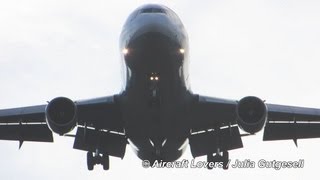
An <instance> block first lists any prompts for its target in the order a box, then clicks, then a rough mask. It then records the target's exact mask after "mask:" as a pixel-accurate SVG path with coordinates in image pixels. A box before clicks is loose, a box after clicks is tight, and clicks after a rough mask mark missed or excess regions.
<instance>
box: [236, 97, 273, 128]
mask: <svg viewBox="0 0 320 180" xmlns="http://www.w3.org/2000/svg"><path fill="white" fill-rule="evenodd" d="M236 111H237V116H238V125H239V127H240V128H241V129H242V130H244V131H246V132H248V133H250V134H254V133H256V132H258V131H260V130H261V129H262V128H263V127H264V125H265V123H266V121H267V106H266V105H265V103H264V102H263V101H262V100H261V99H259V98H257V97H254V96H247V97H244V98H242V99H241V100H240V101H239V102H238V105H237V110H236Z"/></svg>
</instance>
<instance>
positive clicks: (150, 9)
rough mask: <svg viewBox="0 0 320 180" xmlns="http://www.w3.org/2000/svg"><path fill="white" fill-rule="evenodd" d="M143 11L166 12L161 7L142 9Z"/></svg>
mask: <svg viewBox="0 0 320 180" xmlns="http://www.w3.org/2000/svg"><path fill="white" fill-rule="evenodd" d="M141 13H166V12H165V11H164V9H160V8H145V9H142V10H141Z"/></svg>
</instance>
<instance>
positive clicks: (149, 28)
mask: <svg viewBox="0 0 320 180" xmlns="http://www.w3.org/2000/svg"><path fill="white" fill-rule="evenodd" d="M136 21H137V26H136V27H134V28H133V29H132V36H131V40H132V41H134V40H135V39H137V38H139V37H141V36H143V35H145V34H149V33H157V34H159V35H162V36H166V37H167V38H169V39H171V40H175V39H176V30H175V29H174V28H175V26H174V25H172V24H173V23H172V22H171V21H170V19H169V18H168V17H167V16H165V15H162V14H154V15H140V16H139V17H137V19H136Z"/></svg>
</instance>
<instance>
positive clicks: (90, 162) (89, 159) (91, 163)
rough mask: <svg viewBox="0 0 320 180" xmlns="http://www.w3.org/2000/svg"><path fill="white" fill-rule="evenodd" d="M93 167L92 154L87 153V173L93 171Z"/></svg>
mask: <svg viewBox="0 0 320 180" xmlns="http://www.w3.org/2000/svg"><path fill="white" fill-rule="evenodd" d="M93 166H94V159H93V154H92V152H88V153H87V167H88V170H89V171H92V170H93Z"/></svg>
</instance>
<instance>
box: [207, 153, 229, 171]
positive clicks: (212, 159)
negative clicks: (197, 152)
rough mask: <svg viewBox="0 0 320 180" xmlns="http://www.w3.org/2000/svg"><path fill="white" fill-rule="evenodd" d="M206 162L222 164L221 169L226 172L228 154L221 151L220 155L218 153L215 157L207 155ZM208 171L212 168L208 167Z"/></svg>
mask: <svg viewBox="0 0 320 180" xmlns="http://www.w3.org/2000/svg"><path fill="white" fill-rule="evenodd" d="M207 162H209V163H210V162H211V163H213V164H216V163H219V162H222V168H223V169H224V170H227V169H228V168H229V167H228V166H229V164H228V163H229V152H228V151H223V153H222V155H221V153H220V152H217V153H216V154H215V155H213V154H208V155H207ZM208 169H212V167H210V166H208Z"/></svg>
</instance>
